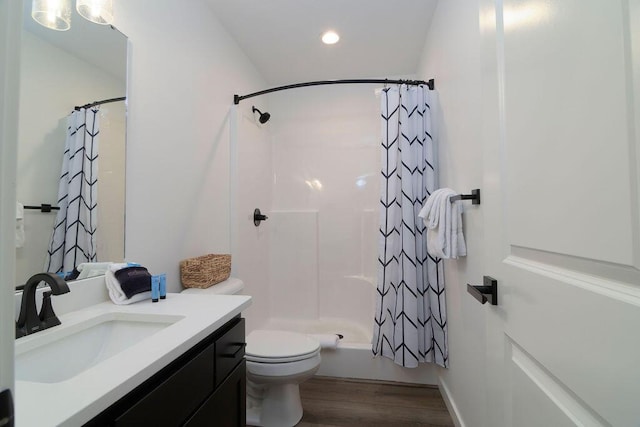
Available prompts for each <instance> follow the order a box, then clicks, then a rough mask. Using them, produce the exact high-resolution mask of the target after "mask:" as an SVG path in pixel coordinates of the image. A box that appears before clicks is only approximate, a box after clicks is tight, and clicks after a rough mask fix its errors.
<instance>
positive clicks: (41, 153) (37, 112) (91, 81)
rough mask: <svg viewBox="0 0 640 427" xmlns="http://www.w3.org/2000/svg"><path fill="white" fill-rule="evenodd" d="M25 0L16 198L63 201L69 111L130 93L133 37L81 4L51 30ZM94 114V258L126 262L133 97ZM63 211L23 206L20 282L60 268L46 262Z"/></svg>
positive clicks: (33, 201)
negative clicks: (129, 105)
mask: <svg viewBox="0 0 640 427" xmlns="http://www.w3.org/2000/svg"><path fill="white" fill-rule="evenodd" d="M23 4H24V9H23V29H22V44H21V64H20V111H19V133H18V138H19V141H18V165H17V201H18V203H19V204H21V205H24V206H28V207H31V206H40V205H41V204H51V205H52V206H54V207H57V205H58V204H59V203H58V191H59V181H60V176H61V174H62V173H63V172H62V171H63V153H64V151H65V141H66V139H67V137H68V136H67V133H68V129H67V128H68V121H67V117H68V116H69V115H70V114H71V113H72V112H73V111H74V110H75V107H76V106H85V105H87V104H91V103H93V102H96V101H102V100H108V99H114V98H123V97H125V96H126V69H127V65H126V64H127V38H126V36H125V35H123V34H122V33H121V32H119V31H118V30H117V29H115V28H114V27H112V26H110V25H98V24H95V23H92V22H89V21H87V20H85V19H84V18H82V17H81V16H80V15H78V13H77V12H76V11H75V8H73V9H74V10H73V15H72V17H71V28H70V29H69V30H68V31H54V30H50V29H48V28H45V27H43V26H41V25H39V24H38V23H36V22H35V21H34V20H33V19H32V18H31V1H30V0H29V1H27V0H25V1H23ZM94 116H95V117H94V119H96V121H97V122H98V123H99V127H96V128H95V129H96V131H95V132H94V137H95V138H96V141H97V147H98V148H97V151H96V152H95V153H94V155H93V157H94V160H96V161H97V163H96V165H97V167H96V169H97V170H96V176H95V177H94V178H90V179H89V180H95V179H96V178H97V183H96V184H97V187H96V191H95V195H96V198H95V200H94V201H93V205H95V209H96V211H97V216H96V218H97V223H96V224H97V225H96V227H95V233H93V234H95V239H94V241H95V253H96V259H95V261H98V262H105V261H114V262H119V261H122V260H123V259H124V212H125V209H124V208H125V206H124V203H125V152H126V147H125V143H126V101H117V102H110V103H104V104H102V105H100V107H99V112H97V113H95V114H94ZM87 128H88V126H87ZM92 138H93V137H92ZM96 155H97V156H96ZM69 209H71V208H69ZM56 216H57V211H56V210H53V211H51V212H42V211H40V210H38V209H24V210H22V211H21V209H20V205H17V206H16V278H17V281H18V284H17V285H18V286H19V285H21V284H23V283H24V282H26V280H27V279H28V278H29V277H30V276H32V275H33V274H35V273H39V272H42V271H53V272H56V271H55V269H53V268H46V267H45V265H50V264H49V263H48V255H47V253H48V251H50V248H51V247H52V245H51V239H52V234H53V230H54V227H55V226H56V223H57V221H56Z"/></svg>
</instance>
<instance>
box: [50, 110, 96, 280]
mask: <svg viewBox="0 0 640 427" xmlns="http://www.w3.org/2000/svg"><path fill="white" fill-rule="evenodd" d="M98 112H99V107H92V108H90V109H84V108H81V109H80V110H76V111H73V112H72V113H71V114H70V115H69V117H68V118H67V139H66V143H65V151H64V155H63V160H62V172H61V174H60V183H59V187H58V206H59V208H60V210H59V211H58V213H57V216H56V222H55V224H54V228H53V233H52V235H51V241H50V243H49V250H48V251H47V260H46V261H45V266H44V267H45V271H49V272H56V273H60V272H64V273H68V272H71V271H73V269H74V268H75V267H77V266H78V264H80V263H83V262H92V261H97V253H96V241H95V238H96V228H97V225H98V220H97V214H98V210H97V204H98V140H99V134H100V131H99V114H98Z"/></svg>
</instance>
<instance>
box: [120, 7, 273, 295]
mask: <svg viewBox="0 0 640 427" xmlns="http://www.w3.org/2000/svg"><path fill="white" fill-rule="evenodd" d="M115 17H116V18H115V19H116V21H115V25H116V27H118V29H120V30H121V31H122V32H123V33H125V34H126V35H127V36H128V37H129V40H130V46H131V52H130V57H131V61H130V73H129V82H128V83H129V88H128V89H129V92H128V96H129V115H128V120H129V124H128V135H127V207H126V214H127V217H126V257H127V259H128V260H135V261H138V262H140V263H142V264H143V265H146V266H147V267H148V268H149V270H150V271H151V272H152V273H159V272H166V273H167V277H168V283H167V288H168V290H169V291H170V292H172V291H179V290H180V289H181V286H180V284H179V261H180V260H181V259H184V258H188V257H193V256H198V255H202V254H205V253H229V252H230V250H231V246H230V226H229V224H230V201H231V199H230V147H229V139H230V136H229V115H230V111H231V108H232V107H231V106H232V103H233V95H234V93H240V94H242V93H246V92H251V91H255V90H258V89H260V88H263V87H264V86H265V84H264V82H263V80H262V78H261V77H260V75H259V74H258V72H257V71H256V69H255V68H254V66H253V65H252V64H251V62H250V61H249V60H248V59H247V57H246V56H245V55H244V54H243V53H242V51H241V50H240V49H239V48H238V46H237V45H236V43H235V42H234V41H233V40H232V39H231V37H230V36H229V35H228V34H227V33H226V31H224V30H223V28H222V27H221V25H220V24H219V22H218V21H217V19H216V18H215V16H214V15H213V14H212V12H211V11H210V10H209V8H208V6H207V5H206V2H205V1H203V0H194V1H190V2H189V6H188V7H185V6H184V2H183V1H178V0H157V1H154V2H153V6H152V7H151V5H150V3H149V2H117V3H116V10H115Z"/></svg>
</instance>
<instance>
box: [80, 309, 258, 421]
mask: <svg viewBox="0 0 640 427" xmlns="http://www.w3.org/2000/svg"><path fill="white" fill-rule="evenodd" d="M244 347H245V329H244V319H242V318H240V317H235V318H234V319H232V320H230V321H229V322H227V323H226V324H225V325H224V326H223V327H221V328H220V329H218V330H217V331H216V332H214V333H213V334H211V335H210V336H209V337H207V338H205V339H204V340H202V341H201V342H200V343H198V344H197V345H196V346H194V347H193V348H191V349H190V350H189V351H187V352H186V353H185V354H183V355H182V356H180V357H179V358H178V359H176V360H175V361H173V362H172V363H171V364H170V365H169V366H167V367H165V368H164V369H163V370H161V371H160V372H158V373H157V374H155V375H154V376H153V377H151V378H150V379H149V380H147V381H145V382H144V383H143V384H141V385H140V386H138V387H137V388H136V389H135V390H133V391H132V392H130V393H129V394H127V395H126V396H124V397H123V398H122V399H120V400H119V401H118V402H116V403H115V404H113V405H112V406H110V407H109V408H108V409H106V410H105V411H103V412H102V413H101V414H100V415H98V416H97V417H95V418H94V419H93V420H91V421H90V422H88V423H87V424H86V426H92V427H93V426H117V427H123V426H147V425H149V426H167V427H172V426H189V427H198V426H220V427H234V426H244V425H245V421H246V406H245V405H246V398H245V396H246V364H245V361H244Z"/></svg>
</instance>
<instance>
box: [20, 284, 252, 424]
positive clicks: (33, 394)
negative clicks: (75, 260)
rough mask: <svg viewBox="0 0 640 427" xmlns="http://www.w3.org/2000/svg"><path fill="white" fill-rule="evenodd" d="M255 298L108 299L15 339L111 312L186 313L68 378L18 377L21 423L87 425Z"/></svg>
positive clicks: (39, 334) (178, 314)
mask: <svg viewBox="0 0 640 427" xmlns="http://www.w3.org/2000/svg"><path fill="white" fill-rule="evenodd" d="M250 304H251V297H249V296H242V295H186V294H167V299H166V300H161V301H160V302H158V303H152V302H151V300H147V301H143V302H139V303H136V304H131V305H127V306H118V305H114V304H112V303H111V302H104V303H100V304H97V305H93V306H90V307H88V308H85V309H81V310H78V311H73V312H70V313H68V314H64V315H62V316H59V318H60V320H61V321H62V325H60V326H56V327H54V328H51V329H49V330H46V331H42V332H39V333H37V334H34V335H32V336H27V337H24V338H21V339H20V340H18V341H17V343H16V347H17V350H16V351H19V350H18V348H19V346H21V345H25V344H28V341H29V340H35V339H37V338H38V336H44V335H45V334H47V333H48V332H49V331H51V330H55V329H56V328H61V327H65V326H67V325H73V324H78V323H81V322H86V321H87V320H88V319H91V318H94V317H95V316H97V315H102V314H106V313H134V314H136V313H140V314H160V315H168V316H183V317H184V318H182V319H181V320H178V321H177V322H176V323H174V324H172V325H170V326H168V327H166V328H165V329H162V330H160V331H159V332H157V333H155V334H154V335H151V336H150V337H148V338H145V339H144V340H142V341H140V342H139V343H137V344H134V345H133V346H131V347H129V348H127V349H125V350H123V351H121V352H120V353H118V354H115V355H114V356H112V357H110V358H108V359H106V360H104V361H102V362H101V363H99V364H97V365H95V366H93V367H91V368H89V369H87V370H86V371H84V372H82V373H81V374H79V375H77V376H75V377H72V378H70V379H68V380H66V381H62V382H57V383H36V382H27V381H16V385H15V390H16V399H15V401H16V402H15V403H16V414H15V415H16V426H17V427H32V426H38V427H46V426H58V425H62V426H79V425H82V424H83V423H85V422H87V421H89V420H90V419H91V418H93V417H94V416H96V415H98V414H99V413H101V412H102V411H103V410H104V409H106V408H108V407H109V406H110V405H111V404H113V403H115V402H116V401H117V400H118V399H120V398H121V397H123V396H124V395H126V394H127V393H128V392H130V391H131V390H133V389H134V388H136V387H137V386H138V385H140V384H142V383H143V382H144V381H145V380H147V379H148V378H150V377H151V376H153V374H155V373H156V372H158V371H159V370H161V369H162V368H163V367H165V366H167V365H168V364H169V363H171V362H172V361H173V360H174V359H176V358H177V357H178V356H180V355H181V354H183V353H184V352H186V351H187V350H188V349H190V348H191V347H193V346H194V345H195V344H197V343H198V342H200V341H201V340H203V339H204V338H206V337H207V336H208V335H210V334H211V333H213V332H214V331H215V330H216V329H218V328H220V327H221V326H223V325H224V324H225V323H226V322H227V321H229V320H231V319H232V318H233V317H234V316H236V315H238V314H239V313H240V312H241V311H242V310H244V309H245V308H247V307H248V306H249V305H250ZM23 340H25V341H23ZM23 342H24V343H25V344H22V343H23ZM51 369H56V367H55V361H52V363H51Z"/></svg>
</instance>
